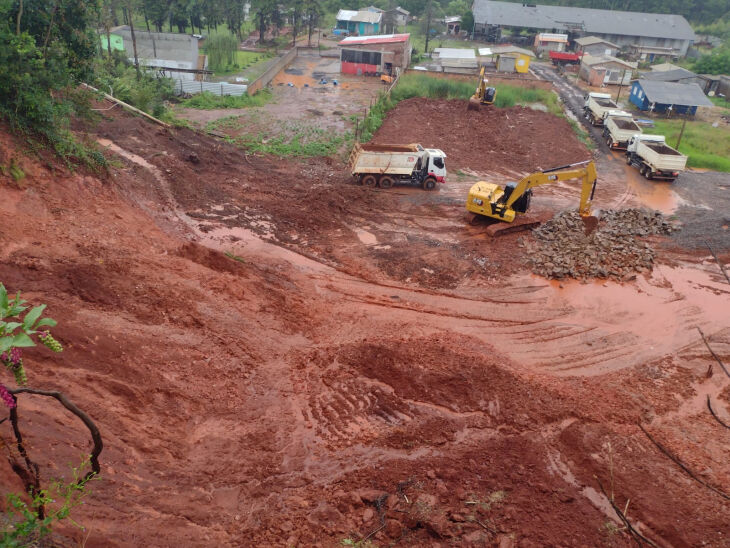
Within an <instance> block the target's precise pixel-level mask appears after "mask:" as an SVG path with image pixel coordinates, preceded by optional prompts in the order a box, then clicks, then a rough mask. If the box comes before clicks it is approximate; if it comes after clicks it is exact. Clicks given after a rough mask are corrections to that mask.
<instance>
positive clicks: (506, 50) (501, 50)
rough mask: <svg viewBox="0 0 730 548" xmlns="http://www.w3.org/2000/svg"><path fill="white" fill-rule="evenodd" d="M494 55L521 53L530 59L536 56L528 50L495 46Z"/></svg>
mask: <svg viewBox="0 0 730 548" xmlns="http://www.w3.org/2000/svg"><path fill="white" fill-rule="evenodd" d="M492 53H493V54H494V55H500V54H503V53H519V54H521V55H527V56H529V57H535V54H534V53H532V52H531V51H530V50H528V49H523V48H518V47H517V46H494V47H493V48H492Z"/></svg>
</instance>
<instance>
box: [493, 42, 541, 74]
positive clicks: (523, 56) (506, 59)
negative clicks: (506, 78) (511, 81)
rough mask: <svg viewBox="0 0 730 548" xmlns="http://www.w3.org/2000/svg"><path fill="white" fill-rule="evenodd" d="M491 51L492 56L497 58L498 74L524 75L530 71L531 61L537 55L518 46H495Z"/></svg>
mask: <svg viewBox="0 0 730 548" xmlns="http://www.w3.org/2000/svg"><path fill="white" fill-rule="evenodd" d="M491 50H492V55H493V56H496V58H497V71H498V72H519V73H523V74H524V73H526V72H527V71H528V70H530V59H532V58H534V57H535V54H534V53H532V52H531V51H530V50H526V49H523V48H518V47H517V46H495V47H493V48H491ZM480 53H481V52H480Z"/></svg>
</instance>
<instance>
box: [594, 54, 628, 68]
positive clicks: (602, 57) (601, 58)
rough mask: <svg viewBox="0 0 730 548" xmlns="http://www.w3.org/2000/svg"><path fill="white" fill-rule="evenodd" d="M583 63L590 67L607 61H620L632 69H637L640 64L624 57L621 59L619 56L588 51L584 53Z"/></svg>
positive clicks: (619, 62)
mask: <svg viewBox="0 0 730 548" xmlns="http://www.w3.org/2000/svg"><path fill="white" fill-rule="evenodd" d="M581 63H582V64H584V65H588V66H589V67H592V66H594V65H602V64H606V63H618V64H620V65H623V66H625V67H626V68H632V69H635V68H636V67H637V66H638V63H631V62H629V61H624V60H623V59H619V58H618V57H613V56H611V55H590V54H588V53H586V54H585V55H583V57H582V58H581Z"/></svg>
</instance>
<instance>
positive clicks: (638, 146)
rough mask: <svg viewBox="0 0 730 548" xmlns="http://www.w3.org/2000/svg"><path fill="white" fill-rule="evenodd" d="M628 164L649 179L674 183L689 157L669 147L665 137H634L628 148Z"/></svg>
mask: <svg viewBox="0 0 730 548" xmlns="http://www.w3.org/2000/svg"><path fill="white" fill-rule="evenodd" d="M626 163H627V164H629V165H632V166H634V167H636V168H638V170H639V173H641V174H642V175H643V176H644V177H646V178H647V179H664V180H667V181H670V182H671V181H674V180H675V179H676V178H677V177H678V176H679V174H680V173H681V172H682V171H684V168H685V167H686V166H687V156H685V155H684V154H681V153H680V152H678V151H676V150H674V149H673V148H672V147H670V146H669V145H667V143H666V142H665V139H664V136H663V135H644V134H638V135H634V136H633V137H632V138H631V139H630V140H629V144H628V147H627V148H626Z"/></svg>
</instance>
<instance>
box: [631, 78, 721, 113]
mask: <svg viewBox="0 0 730 548" xmlns="http://www.w3.org/2000/svg"><path fill="white" fill-rule="evenodd" d="M629 100H630V101H631V102H632V103H633V104H635V105H636V106H637V107H638V108H639V110H650V111H653V112H671V113H674V114H690V115H694V114H695V113H696V112H697V107H711V106H712V102H711V101H710V100H709V99H708V98H707V97H705V94H704V93H703V92H702V88H700V86H698V85H697V84H678V83H675V82H657V81H655V80H636V81H635V82H633V83H632V84H631V94H630V95H629Z"/></svg>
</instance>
